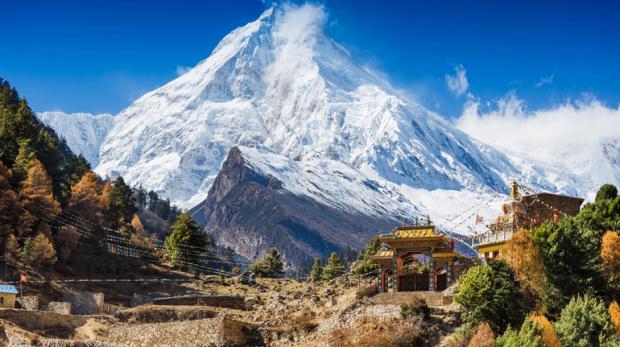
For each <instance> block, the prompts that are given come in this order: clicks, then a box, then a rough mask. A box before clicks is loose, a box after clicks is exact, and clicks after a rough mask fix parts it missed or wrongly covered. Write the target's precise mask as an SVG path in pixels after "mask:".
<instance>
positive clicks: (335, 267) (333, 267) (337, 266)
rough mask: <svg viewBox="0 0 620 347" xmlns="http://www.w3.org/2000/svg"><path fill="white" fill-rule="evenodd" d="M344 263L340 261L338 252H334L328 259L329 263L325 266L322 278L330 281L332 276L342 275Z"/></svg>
mask: <svg viewBox="0 0 620 347" xmlns="http://www.w3.org/2000/svg"><path fill="white" fill-rule="evenodd" d="M343 269H344V265H342V264H341V263H340V259H339V258H338V254H337V253H336V252H332V254H330V255H329V258H328V259H327V264H326V265H325V267H324V268H323V274H322V275H321V279H322V280H323V281H329V280H331V279H332V278H336V277H338V276H340V275H341V274H342V272H343Z"/></svg>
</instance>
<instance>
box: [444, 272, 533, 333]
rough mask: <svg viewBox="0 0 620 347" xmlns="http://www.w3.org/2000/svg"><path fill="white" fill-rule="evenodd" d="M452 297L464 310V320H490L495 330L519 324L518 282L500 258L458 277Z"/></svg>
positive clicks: (471, 321) (520, 306)
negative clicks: (455, 291) (453, 296)
mask: <svg viewBox="0 0 620 347" xmlns="http://www.w3.org/2000/svg"><path fill="white" fill-rule="evenodd" d="M455 300H456V301H457V302H458V303H459V304H461V305H463V306H464V307H465V309H466V313H465V317H464V318H465V321H467V322H470V323H473V324H474V325H475V324H477V323H480V322H484V321H486V322H489V324H490V325H491V327H492V328H493V329H494V330H495V331H496V332H499V331H503V330H504V329H506V327H507V326H508V325H509V324H512V325H517V326H518V325H520V324H521V322H522V321H523V318H524V316H525V312H524V311H525V310H524V307H523V305H522V301H523V300H522V293H521V290H520V287H519V283H518V281H517V280H516V279H515V274H514V272H513V271H512V269H510V267H508V265H506V263H504V262H503V261H490V262H489V263H488V264H484V265H478V266H474V267H472V268H470V269H469V270H468V271H467V272H466V273H465V274H464V275H463V276H461V279H460V280H459V286H458V288H457V293H456V296H455Z"/></svg>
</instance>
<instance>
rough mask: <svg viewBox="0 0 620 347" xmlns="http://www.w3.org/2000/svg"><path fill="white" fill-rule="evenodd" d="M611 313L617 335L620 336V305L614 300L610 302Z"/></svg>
mask: <svg viewBox="0 0 620 347" xmlns="http://www.w3.org/2000/svg"><path fill="white" fill-rule="evenodd" d="M609 315H610V316H611V321H612V322H613V323H614V326H615V327H616V336H620V305H618V303H617V302H615V301H613V302H612V303H611V304H609Z"/></svg>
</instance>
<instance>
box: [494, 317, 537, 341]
mask: <svg viewBox="0 0 620 347" xmlns="http://www.w3.org/2000/svg"><path fill="white" fill-rule="evenodd" d="M495 345H496V346H497V347H545V343H544V342H543V330H542V327H541V326H540V325H538V323H536V322H534V321H533V320H530V319H526V320H525V322H523V325H522V326H521V329H520V330H519V331H516V330H513V329H512V328H510V327H508V329H506V331H505V332H504V334H503V335H502V336H500V337H499V338H498V339H497V341H496V343H495Z"/></svg>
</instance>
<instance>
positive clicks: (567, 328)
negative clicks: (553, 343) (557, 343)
mask: <svg viewBox="0 0 620 347" xmlns="http://www.w3.org/2000/svg"><path fill="white" fill-rule="evenodd" d="M555 329H556V331H557V333H558V335H559V336H560V340H561V341H562V344H564V345H565V346H578V347H586V346H600V345H601V342H604V341H607V340H611V339H614V338H615V337H613V335H614V329H613V327H612V324H611V317H610V316H609V313H608V312H607V308H606V307H605V304H604V303H603V301H602V300H601V299H598V298H596V297H593V296H591V295H590V294H586V295H584V296H577V297H576V298H572V299H571V300H570V302H569V303H568V305H567V306H566V307H565V308H564V309H563V310H562V313H561V315H560V319H559V320H558V321H557V322H556V323H555Z"/></svg>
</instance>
